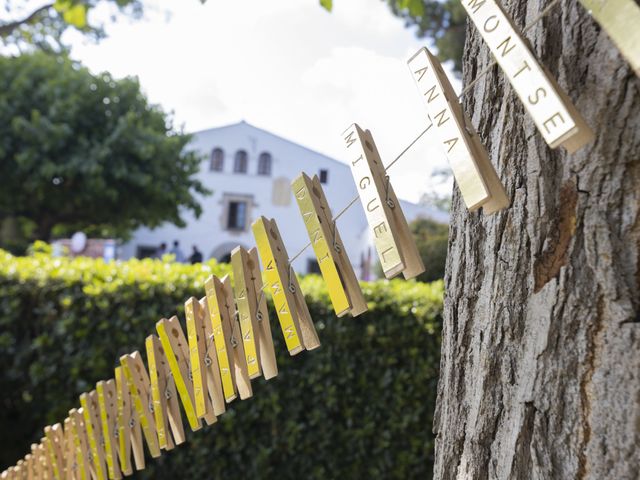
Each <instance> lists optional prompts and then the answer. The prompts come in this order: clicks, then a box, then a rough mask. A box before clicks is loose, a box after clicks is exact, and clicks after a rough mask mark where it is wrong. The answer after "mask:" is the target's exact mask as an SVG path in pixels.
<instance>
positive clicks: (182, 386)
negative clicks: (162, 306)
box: [156, 316, 202, 432]
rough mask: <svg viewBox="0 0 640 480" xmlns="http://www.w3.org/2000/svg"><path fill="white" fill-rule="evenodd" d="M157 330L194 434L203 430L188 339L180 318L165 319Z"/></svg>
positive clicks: (160, 322)
mask: <svg viewBox="0 0 640 480" xmlns="http://www.w3.org/2000/svg"><path fill="white" fill-rule="evenodd" d="M156 330H157V332H158V336H159V337H160V342H161V343H162V348H163V349H164V354H165V355H166V357H167V361H168V362H169V368H170V370H171V375H172V376H173V380H174V382H175V385H176V389H177V390H178V394H179V396H180V401H181V402H182V407H183V408H184V411H185V413H186V415H187V421H188V422H189V426H190V427H191V430H193V431H194V432H195V431H196V430H200V428H202V424H201V423H200V420H199V417H198V415H197V413H196V406H195V401H194V395H193V385H192V383H191V370H190V366H189V360H188V359H189V352H188V350H187V345H188V343H187V339H186V338H185V336H184V332H183V331H182V327H181V326H180V322H179V321H178V317H175V316H174V317H171V318H170V319H168V320H167V319H166V318H163V319H162V320H160V321H159V322H158V323H156Z"/></svg>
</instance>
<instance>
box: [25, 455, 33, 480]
mask: <svg viewBox="0 0 640 480" xmlns="http://www.w3.org/2000/svg"><path fill="white" fill-rule="evenodd" d="M24 466H25V469H26V471H27V475H26V476H25V477H24V478H25V479H26V480H34V472H33V457H31V454H30V453H27V454H26V455H25V456H24Z"/></svg>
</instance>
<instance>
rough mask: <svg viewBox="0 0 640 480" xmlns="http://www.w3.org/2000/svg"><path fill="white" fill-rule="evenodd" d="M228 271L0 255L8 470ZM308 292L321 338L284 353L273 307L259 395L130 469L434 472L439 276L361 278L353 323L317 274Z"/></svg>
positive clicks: (306, 281) (200, 474)
mask: <svg viewBox="0 0 640 480" xmlns="http://www.w3.org/2000/svg"><path fill="white" fill-rule="evenodd" d="M228 271H229V268H228V266H227V265H218V264H216V263H215V262H209V263H206V264H198V265H185V264H179V263H173V262H162V261H160V260H150V259H146V260H130V261H127V262H110V263H105V262H103V261H102V260H95V259H89V258H76V259H71V258H67V257H57V258H52V257H51V255H50V251H48V248H47V247H46V246H43V245H42V244H39V245H37V246H36V248H35V250H33V251H32V254H31V255H30V256H26V257H15V256H12V255H10V254H9V253H7V252H4V251H0V332H1V333H0V369H1V370H2V372H3V374H2V375H1V376H0V391H2V392H3V395H2V409H1V411H0V431H1V432H3V435H1V436H0V467H6V466H9V465H11V464H13V463H14V462H15V460H16V458H19V457H21V456H22V455H24V452H26V451H28V450H29V446H30V444H31V443H33V442H38V441H39V440H40V438H41V437H42V436H43V430H42V429H43V427H44V426H45V425H51V424H53V423H56V422H59V421H61V420H63V419H64V418H65V417H66V416H67V413H68V410H69V409H70V408H74V407H78V405H79V400H78V396H79V395H80V394H81V393H83V392H86V391H89V390H91V389H93V388H95V383H96V382H97V381H98V380H106V379H108V378H113V371H114V370H113V369H114V367H115V366H116V360H117V359H118V358H119V357H120V355H122V354H125V353H130V352H132V351H134V350H140V351H141V352H142V354H143V357H146V354H145V353H144V339H145V338H146V336H147V335H149V334H151V333H153V332H154V331H155V323H156V322H157V321H158V320H159V319H160V318H163V317H166V316H170V315H172V314H174V313H175V314H177V315H178V316H179V317H180V318H181V319H182V321H184V318H183V308H182V305H183V302H184V301H185V300H186V299H187V298H189V297H190V296H192V295H195V296H197V297H198V296H203V282H204V280H205V278H206V277H207V276H209V275H211V274H212V273H214V274H217V275H222V274H225V273H227V272H228ZM301 287H302V289H303V291H304V293H305V297H306V300H307V302H308V304H309V307H310V310H311V314H312V317H313V319H314V321H315V324H316V327H317V329H318V333H319V336H320V340H321V342H322V346H321V347H320V348H318V349H316V350H313V351H309V352H302V353H301V354H299V355H297V356H295V357H290V356H289V355H288V353H287V350H286V348H285V346H284V342H283V341H282V334H281V331H280V328H279V326H278V324H277V319H276V318H275V315H274V314H273V310H272V309H271V317H272V318H271V324H272V330H273V332H274V335H273V336H274V341H275V345H276V351H277V354H278V367H279V370H280V372H279V375H278V377H277V378H275V379H273V380H271V381H269V382H265V381H264V380H262V379H257V380H254V382H253V384H254V397H253V398H251V399H247V400H245V401H239V400H237V401H234V402H233V403H232V404H231V405H229V409H228V411H227V412H226V413H225V414H224V415H222V416H221V417H219V420H218V423H217V424H214V425H212V426H210V427H205V428H204V429H203V430H201V431H198V432H196V433H193V434H190V435H189V438H188V440H187V442H186V444H185V445H182V446H180V447H179V448H176V449H175V450H173V451H172V452H170V453H164V454H163V455H162V456H161V457H160V458H158V459H149V462H148V463H147V468H146V469H145V470H144V471H142V472H140V473H138V474H136V478H158V479H164V478H166V479H169V478H172V479H173V478H274V477H276V476H277V477H278V478H291V479H294V478H296V479H297V478H300V476H301V475H304V477H305V478H318V479H320V478H322V479H324V478H365V477H374V478H397V479H400V478H403V479H404V478H431V474H432V462H433V442H434V438H433V434H432V433H431V427H430V426H431V424H432V417H433V412H434V407H435V398H436V390H437V380H438V365H439V356H440V328H441V317H440V312H441V309H442V295H443V284H442V282H434V283H431V284H426V283H420V282H415V281H410V282H407V281H403V280H393V281H390V282H389V281H377V282H372V283H366V284H364V285H363V289H364V293H365V296H366V298H367V300H368V304H369V312H367V313H366V314H364V315H362V316H360V317H357V318H350V317H343V318H336V316H335V314H334V313H333V311H332V310H331V308H330V302H329V299H328V295H327V292H326V289H325V286H324V282H323V281H322V279H321V278H320V277H317V276H315V275H310V276H306V277H304V278H302V281H301ZM176 306H178V307H177V309H176ZM270 307H271V306H270ZM185 429H187V430H188V425H185ZM9 432H10V433H9Z"/></svg>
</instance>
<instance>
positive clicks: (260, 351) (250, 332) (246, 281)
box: [231, 247, 278, 380]
mask: <svg viewBox="0 0 640 480" xmlns="http://www.w3.org/2000/svg"><path fill="white" fill-rule="evenodd" d="M256 259H257V252H256V251H255V249H253V254H250V253H249V251H247V250H246V249H245V248H243V247H236V248H234V249H233V251H232V252H231V265H232V267H233V280H234V285H233V290H234V294H235V300H236V306H237V307H238V317H239V322H240V331H241V333H242V342H243V347H244V354H245V358H246V361H247V371H248V373H249V378H256V377H258V376H260V375H262V373H263V368H264V369H266V371H265V379H267V380H268V379H269V378H273V377H274V376H275V375H277V373H278V370H277V366H276V358H275V349H274V347H273V339H272V338H271V328H270V327H269V326H268V323H269V317H268V311H267V310H266V309H265V308H263V307H265V306H266V299H265V300H264V302H263V301H262V300H263V299H264V292H263V291H262V279H261V278H260V277H261V276H260V269H259V267H258V265H257V260H256ZM258 280H259V283H260V290H259V291H258V290H256V285H257V281H258ZM260 297H262V298H260ZM261 307H262V308H261ZM265 319H266V320H265ZM265 321H266V323H267V325H266V328H265V325H261V324H262V323H264V322H265ZM267 331H268V334H269V335H268V336H267V335H266V334H267Z"/></svg>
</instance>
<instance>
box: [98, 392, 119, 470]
mask: <svg viewBox="0 0 640 480" xmlns="http://www.w3.org/2000/svg"><path fill="white" fill-rule="evenodd" d="M96 391H97V392H98V406H99V408H100V423H101V425H102V438H103V441H104V453H105V459H106V462H107V472H108V474H109V478H110V479H113V480H120V479H121V478H122V474H121V472H120V465H119V463H118V449H117V442H118V440H117V438H118V437H117V436H116V431H117V419H118V415H117V411H118V406H117V402H118V397H117V396H116V382H115V381H114V380H107V381H100V382H98V383H97V384H96Z"/></svg>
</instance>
